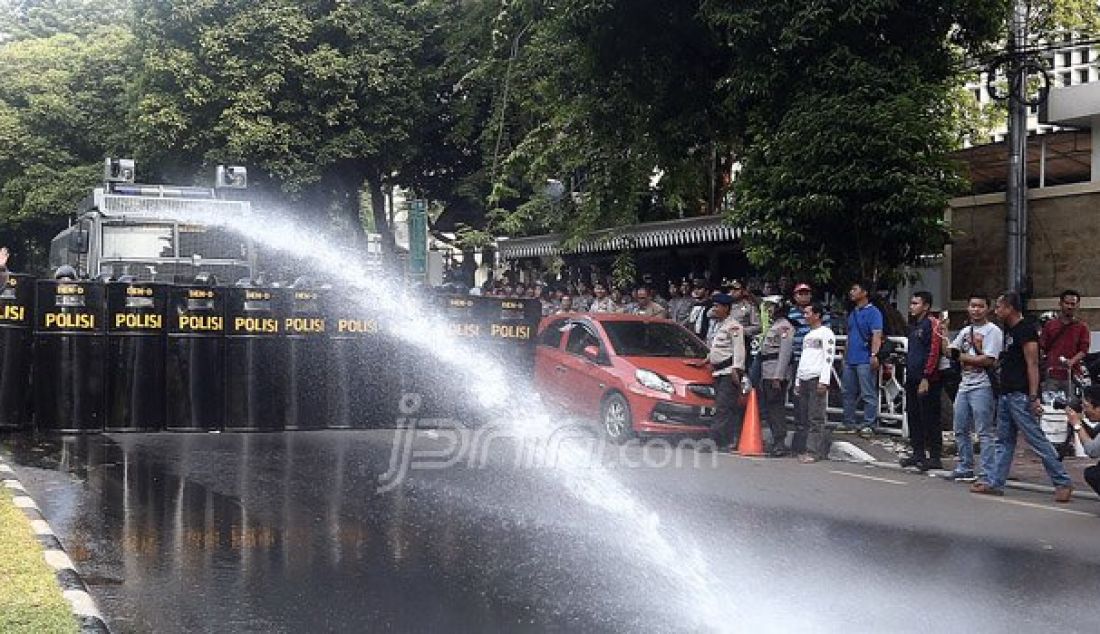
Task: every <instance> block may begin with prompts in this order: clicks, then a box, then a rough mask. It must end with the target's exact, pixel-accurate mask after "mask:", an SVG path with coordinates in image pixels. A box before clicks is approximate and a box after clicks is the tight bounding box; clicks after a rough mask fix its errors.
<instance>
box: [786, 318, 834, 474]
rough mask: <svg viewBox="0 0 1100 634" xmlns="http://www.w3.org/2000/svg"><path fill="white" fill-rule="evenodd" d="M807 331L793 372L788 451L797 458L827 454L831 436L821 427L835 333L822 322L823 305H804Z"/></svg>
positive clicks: (813, 458) (818, 457)
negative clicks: (792, 417)
mask: <svg viewBox="0 0 1100 634" xmlns="http://www.w3.org/2000/svg"><path fill="white" fill-rule="evenodd" d="M803 310H804V313H805V315H806V323H807V324H809V326H810V332H809V333H807V334H806V337H805V338H804V339H803V340H802V357H801V358H799V360H798V370H796V372H795V381H796V383H795V388H794V389H795V396H797V401H795V433H794V438H792V439H791V451H792V452H794V453H795V454H796V455H797V456H798V460H799V462H806V463H809V462H816V461H818V460H823V459H827V458H828V457H829V449H830V447H831V446H832V444H833V443H832V439H831V438H830V436H829V433H828V432H827V431H826V430H825V406H826V404H827V403H828V399H829V383H831V382H832V378H833V360H834V359H835V358H836V335H835V334H833V331H832V329H831V328H829V327H828V326H826V325H824V323H823V322H824V319H825V307H824V306H822V305H821V303H819V302H813V303H812V304H810V305H809V306H806V307H805V308H804V309H803Z"/></svg>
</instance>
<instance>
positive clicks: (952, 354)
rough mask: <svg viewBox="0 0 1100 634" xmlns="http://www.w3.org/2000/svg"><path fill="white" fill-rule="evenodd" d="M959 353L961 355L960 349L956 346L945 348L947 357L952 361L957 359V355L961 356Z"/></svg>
mask: <svg viewBox="0 0 1100 634" xmlns="http://www.w3.org/2000/svg"><path fill="white" fill-rule="evenodd" d="M961 355H962V351H961V350H959V349H958V348H948V349H947V358H948V359H951V360H952V361H958V360H959V356H961Z"/></svg>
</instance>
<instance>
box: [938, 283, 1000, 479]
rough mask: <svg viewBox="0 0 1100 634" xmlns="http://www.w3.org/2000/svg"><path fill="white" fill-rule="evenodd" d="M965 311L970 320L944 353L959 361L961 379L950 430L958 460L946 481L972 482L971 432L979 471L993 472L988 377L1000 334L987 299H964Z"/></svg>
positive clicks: (992, 402) (993, 404)
mask: <svg viewBox="0 0 1100 634" xmlns="http://www.w3.org/2000/svg"><path fill="white" fill-rule="evenodd" d="M966 312H967V314H969V316H970V323H969V324H967V325H966V327H964V328H963V329H962V330H960V331H959V334H957V335H956V336H955V340H954V341H952V342H951V346H950V347H949V349H948V356H950V357H951V358H952V359H955V360H956V361H958V362H959V365H960V366H961V370H962V379H961V380H960V382H959V392H958V394H956V395H955V413H954V425H953V426H954V428H955V429H954V431H955V447H956V448H957V449H958V456H959V459H958V461H957V462H956V463H955V469H954V470H953V471H952V472H951V474H950V475H948V476H947V479H948V480H958V481H959V482H974V481H975V480H977V476H976V475H975V473H974V441H973V439H972V437H971V435H972V434H973V432H974V431H975V430H977V432H978V442H979V443H981V456H980V459H981V468H982V469H981V473H982V476H983V477H989V476H988V474H990V473H992V472H993V456H994V452H995V447H994V445H995V444H996V439H997V421H996V417H997V395H996V394H994V393H993V385H992V383H991V382H990V380H989V377H990V373H991V372H993V371H994V366H995V365H996V363H997V357H999V356H1001V350H1002V347H1003V344H1004V335H1003V333H1002V332H1001V329H1000V328H998V327H997V324H994V323H992V322H990V321H989V300H988V299H987V298H986V297H985V296H982V295H975V296H973V297H971V298H970V299H969V300H968V301H967V307H966Z"/></svg>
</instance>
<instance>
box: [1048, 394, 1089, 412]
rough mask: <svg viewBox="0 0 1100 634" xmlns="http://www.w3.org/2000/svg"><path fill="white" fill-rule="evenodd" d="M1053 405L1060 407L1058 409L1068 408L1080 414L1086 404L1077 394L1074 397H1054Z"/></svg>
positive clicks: (1055, 407)
mask: <svg viewBox="0 0 1100 634" xmlns="http://www.w3.org/2000/svg"><path fill="white" fill-rule="evenodd" d="M1051 406H1052V407H1053V408H1054V409H1058V410H1063V409H1068V410H1071V411H1074V412H1077V413H1078V414H1080V413H1081V412H1082V411H1084V408H1085V406H1084V404H1082V403H1081V399H1079V398H1077V397H1076V396H1075V397H1073V398H1066V397H1064V396H1059V397H1058V398H1056V399H1054V402H1053V403H1051Z"/></svg>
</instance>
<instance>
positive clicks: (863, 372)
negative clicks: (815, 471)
mask: <svg viewBox="0 0 1100 634" xmlns="http://www.w3.org/2000/svg"><path fill="white" fill-rule="evenodd" d="M759 287H760V289H761V291H759V292H753V291H752V290H750V289H749V287H748V285H746V284H745V283H744V282H742V281H740V280H726V281H723V282H722V283H721V284H717V285H709V284H707V283H706V281H704V280H692V281H687V280H684V281H680V282H676V283H670V284H668V285H667V287H665V288H658V286H657V285H655V284H653V283H652V281H651V280H649V279H643V282H642V283H641V284H638V285H636V286H635V287H634V288H632V289H623V288H619V287H616V286H612V285H608V284H604V283H599V282H597V283H594V284H592V285H591V286H589V285H587V284H585V283H583V282H578V283H575V284H571V285H560V286H554V287H549V288H548V287H546V286H544V285H542V284H539V283H535V284H531V285H528V286H523V285H514V286H508V285H501V286H499V287H498V286H489V287H486V288H485V289H483V292H485V293H487V294H501V293H503V294H506V295H510V296H517V297H518V296H526V297H530V298H536V299H539V300H540V301H541V302H542V305H543V314H544V315H551V314H559V313H567V312H593V313H599V312H617V313H629V314H640V315H648V316H653V317H660V318H665V319H670V320H672V321H675V322H677V323H680V324H682V325H683V326H685V327H686V328H688V329H689V330H691V331H692V332H693V333H695V334H696V335H697V336H698V337H699V338H700V339H702V340H704V341H705V342H706V343H707V344H708V345H709V347H710V356H709V358H708V360H707V361H708V363H709V364H710V366H711V370H712V373H713V375H714V377H715V389H716V402H715V409H716V412H715V416H714V419H713V420H714V423H713V425H712V428H711V437H712V439H713V440H714V446H715V447H717V448H718V449H719V450H721V449H725V448H730V447H736V446H737V443H738V441H739V437H740V434H741V421H742V415H741V411H740V408H741V406H742V405H741V404H742V403H743V401H744V398H743V395H744V393H745V392H746V391H747V390H748V389H749V388H750V386H751V387H756V388H758V394H759V396H760V397H761V400H760V404H761V411H762V416H763V419H764V422H765V423H766V429H767V431H768V434H767V436H768V438H769V446H768V454H769V455H771V456H776V457H780V456H786V455H790V454H793V455H795V456H796V457H797V458H798V459H799V460H800V461H802V462H814V461H816V460H820V459H824V458H826V457H827V456H828V453H829V447H830V446H831V442H832V434H833V433H839V434H848V433H855V434H860V435H863V436H871V435H873V434H874V433H875V432H876V431H877V426H878V424H879V406H880V390H879V380H880V377H881V370H880V369H881V368H882V366H883V365H884V364H887V363H890V364H891V365H892V366H893V368H894V371H896V372H898V373H899V378H900V379H901V380H902V383H903V384H904V389H905V394H906V408H907V415H908V429H909V443H910V446H911V453H910V455H908V456H906V457H905V458H903V459H902V460H901V465H902V466H903V467H907V468H916V469H919V470H921V471H928V470H932V469H943V468H944V463H943V435H942V423H941V403H942V399H943V394H944V393H945V392H946V393H947V394H948V396H949V397H950V399H949V400H950V402H952V403H953V405H952V406H953V408H954V410H953V416H952V418H953V432H954V437H955V443H956V447H957V450H958V458H957V462H956V465H955V467H954V469H953V470H951V471H950V472H949V474H948V476H947V478H948V479H950V480H954V481H960V482H966V483H970V485H971V486H970V490H971V491H972V492H974V493H977V494H986V495H1003V492H1004V487H1005V483H1006V480H1007V479H1008V476H1009V470H1010V468H1011V466H1012V460H1013V456H1014V453H1015V448H1016V443H1017V438H1018V437H1019V436H1021V435H1022V436H1023V438H1024V440H1025V441H1026V442H1027V443H1028V444H1029V445H1030V446H1031V448H1032V449H1033V450H1034V451H1035V453H1036V454H1037V455H1038V456H1039V457H1040V458H1041V460H1042V463H1043V466H1044V468H1045V469H1046V471H1047V474H1048V476H1049V477H1050V479H1051V481H1052V483H1053V485H1054V488H1055V499H1056V500H1057V501H1059V502H1067V501H1069V500H1070V498H1071V495H1072V491H1073V486H1072V481H1071V479H1070V476H1069V474H1068V473H1067V471H1066V468H1065V466H1064V465H1063V464H1062V462H1061V460H1060V455H1059V453H1058V451H1057V450H1056V448H1055V447H1054V446H1053V444H1052V443H1051V442H1050V441H1049V440H1048V439H1047V437H1046V436H1045V434H1044V432H1043V429H1042V426H1041V423H1040V419H1041V416H1042V415H1043V412H1044V406H1043V402H1042V401H1043V395H1044V394H1047V395H1050V394H1054V393H1065V394H1068V395H1069V396H1070V397H1072V395H1073V393H1074V388H1073V386H1072V384H1071V380H1072V377H1073V376H1074V375H1075V374H1076V373H1078V372H1080V371H1081V369H1082V367H1083V363H1082V362H1083V361H1084V359H1085V355H1086V354H1087V353H1088V351H1089V345H1090V340H1091V333H1090V331H1089V328H1088V326H1087V324H1085V323H1084V322H1083V321H1082V320H1080V319H1079V318H1077V316H1076V311H1077V308H1078V306H1079V304H1080V294H1079V293H1077V292H1076V291H1073V290H1066V291H1065V292H1064V293H1062V295H1061V297H1060V300H1059V314H1058V316H1057V317H1056V318H1051V319H1049V320H1047V321H1046V322H1045V323H1044V324H1042V325H1040V324H1039V323H1038V322H1037V321H1036V320H1035V319H1033V318H1032V317H1030V316H1027V315H1025V314H1024V311H1023V308H1024V306H1023V298H1022V297H1021V296H1020V295H1019V294H1018V293H1015V292H1005V293H1003V294H1001V295H1000V296H998V297H997V298H996V299H995V300H992V299H991V298H988V297H984V296H981V295H977V294H976V295H974V296H972V297H970V298H969V300H968V307H967V323H966V324H965V325H964V326H963V327H962V328H960V329H959V330H958V331H957V332H956V333H955V334H954V336H950V335H949V333H948V323H947V322H946V316H945V315H942V314H940V313H937V312H936V311H934V310H933V305H934V304H933V302H934V298H933V296H932V295H931V294H930V293H928V292H926V291H919V292H916V293H914V294H913V295H912V296H911V297H909V298H908V318H905V317H903V316H902V315H901V314H900V312H899V311H898V310H897V309H896V308H895V307H893V306H892V305H890V304H887V303H884V302H883V301H881V298H880V297H879V296H877V295H876V293H875V290H874V289H873V287H872V286H870V285H869V284H867V283H866V282H854V283H853V284H851V286H850V288H849V291H848V297H847V299H848V300H849V302H848V307H849V308H848V310H847V311H846V313H840V311H835V313H836V314H835V315H834V311H832V310H830V309H829V308H828V307H827V306H825V305H823V304H821V303H820V302H817V301H814V290H815V289H813V288H812V286H811V285H810V284H808V283H799V284H796V285H794V286H793V288H790V289H789V290H786V289H784V290H782V291H781V290H780V289H781V287H780V285H778V284H772V283H761V284H759ZM834 316H835V317H837V323H836V325H835V330H834V323H833V320H834ZM840 317H843V319H840ZM838 332H840V333H845V334H846V335H847V337H846V342H845V344H844V345H843V346H838V342H837V334H838ZM899 337H904V338H905V340H906V347H905V351H906V352H905V354H904V355H900V354H898V353H897V352H896V348H897V347H898V346H897V343H896V342H897V341H898V340H899V339H898V338H899ZM842 348H843V351H842V352H841V349H842ZM838 355H840V356H842V359H841V358H840V356H838ZM837 362H839V365H840V368H841V370H840V372H839V376H840V380H839V385H836V386H834V385H833V383H834V381H833V372H834V365H835V364H836V363H837ZM833 387H835V388H838V389H839V390H840V393H841V396H842V402H843V417H842V419H841V422H840V424H839V426H838V427H837V428H836V429H835V430H831V429H829V428H828V427H827V426H826V416H825V412H826V405H827V400H828V393H829V390H830V388H833ZM792 396H793V401H794V405H795V407H794V417H793V423H794V429H793V431H794V434H793V436H791V441H790V444H789V445H788V444H787V438H788V429H787V421H788V415H787V408H786V404H787V401H788V399H789V398H790V397H792ZM1048 400H1049V399H1048ZM1069 401H1070V402H1069V404H1068V405H1067V407H1066V412H1067V418H1068V419H1069V422H1070V425H1071V426H1072V430H1073V432H1072V433H1073V434H1074V435H1075V436H1077V437H1079V439H1080V440H1081V442H1082V445H1083V446H1084V448H1085V450H1086V452H1087V453H1088V454H1089V455H1091V456H1093V457H1100V437H1096V433H1095V432H1094V430H1093V428H1092V427H1091V426H1090V425H1088V424H1087V422H1086V421H1087V420H1092V421H1097V422H1100V385H1097V386H1093V387H1088V388H1086V389H1084V392H1083V398H1082V399H1081V400H1080V402H1074V400H1073V399H1072V398H1070V399H1069ZM974 434H976V435H977V437H978V440H979V449H980V450H979V451H978V455H977V456H975V449H974V444H973V435H974ZM975 458H977V462H976V461H975ZM1085 477H1086V480H1087V481H1088V482H1089V484H1090V485H1091V486H1092V487H1093V488H1094V489H1096V490H1097V491H1098V492H1100V465H1097V466H1094V467H1090V468H1089V469H1087V470H1086V473H1085Z"/></svg>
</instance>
